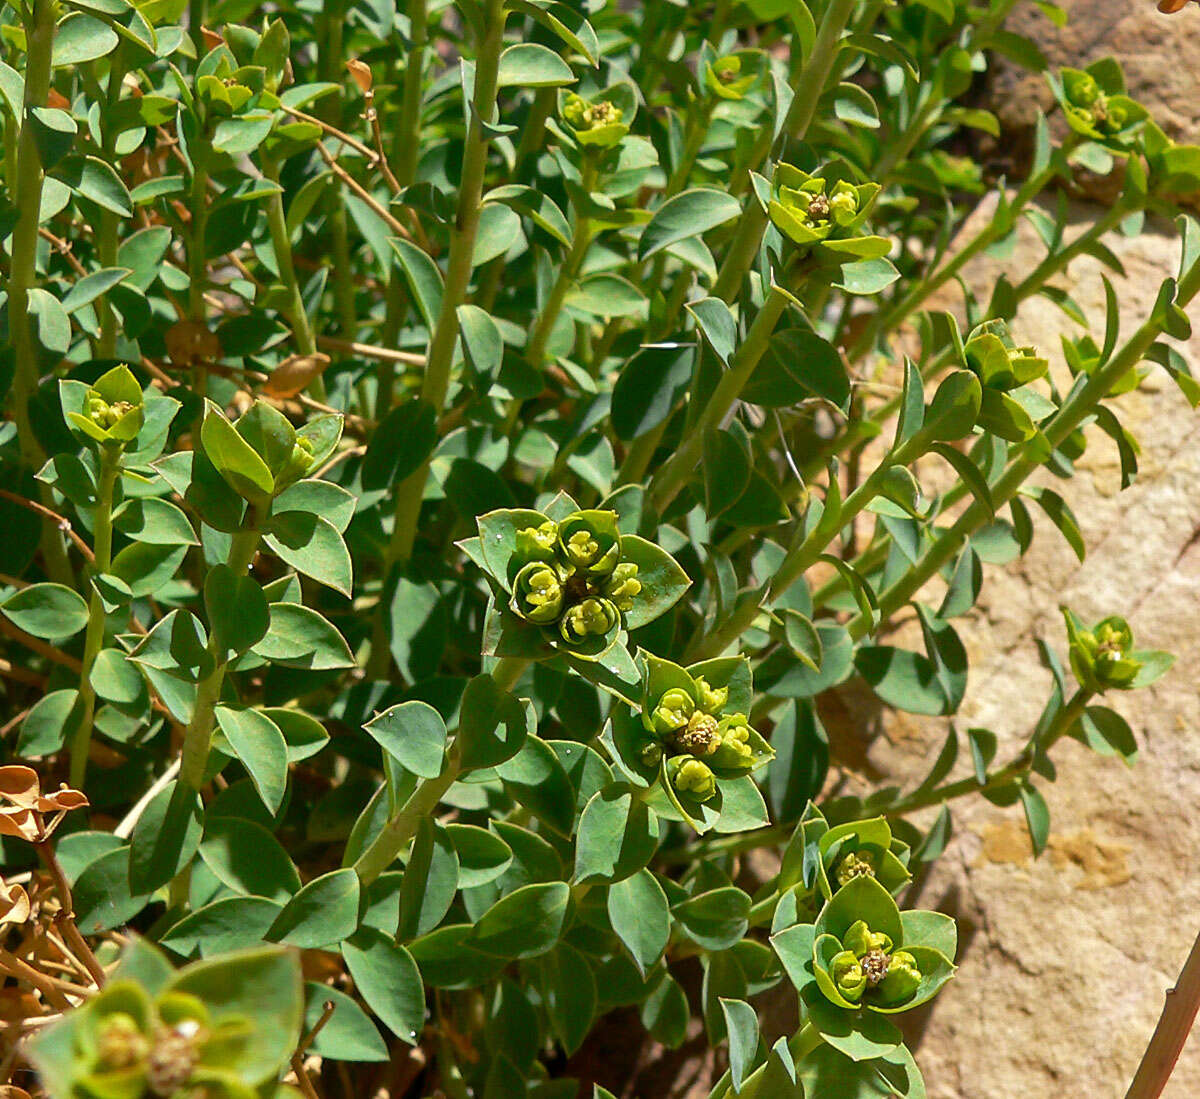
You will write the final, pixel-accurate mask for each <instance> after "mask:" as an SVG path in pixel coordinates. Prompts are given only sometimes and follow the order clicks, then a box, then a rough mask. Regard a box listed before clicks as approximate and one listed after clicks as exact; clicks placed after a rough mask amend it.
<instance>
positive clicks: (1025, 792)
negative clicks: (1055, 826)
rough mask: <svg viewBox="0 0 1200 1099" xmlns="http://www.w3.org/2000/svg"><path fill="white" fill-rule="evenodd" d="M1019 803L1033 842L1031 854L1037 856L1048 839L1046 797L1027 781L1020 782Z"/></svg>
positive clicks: (1048, 821) (1048, 818)
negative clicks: (1023, 810) (1023, 811)
mask: <svg viewBox="0 0 1200 1099" xmlns="http://www.w3.org/2000/svg"><path fill="white" fill-rule="evenodd" d="M1019 789H1020V793H1021V805H1022V806H1023V807H1024V809H1025V823H1026V824H1027V825H1028V826H1029V840H1030V842H1031V843H1032V844H1033V856H1034V858H1037V857H1038V856H1039V855H1040V854H1041V853H1042V852H1043V851H1045V850H1046V844H1047V842H1048V841H1049V839H1050V810H1049V808H1048V807H1047V805H1046V799H1045V798H1043V797H1042V795H1041V794H1040V793H1039V792H1038V791H1037V790H1036V789H1035V788H1034V787H1033V786H1032V785H1031V784H1030V783H1028V782H1023V783H1021V785H1020V787H1019Z"/></svg>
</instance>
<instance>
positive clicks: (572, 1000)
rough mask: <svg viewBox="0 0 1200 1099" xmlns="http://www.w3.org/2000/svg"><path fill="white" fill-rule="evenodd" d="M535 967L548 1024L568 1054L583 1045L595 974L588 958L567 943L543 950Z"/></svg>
mask: <svg viewBox="0 0 1200 1099" xmlns="http://www.w3.org/2000/svg"><path fill="white" fill-rule="evenodd" d="M538 968H539V970H540V972H541V987H542V989H543V990H544V996H545V1006H546V1013H547V1015H548V1016H549V1018H550V1026H551V1028H552V1029H553V1031H554V1033H555V1034H556V1035H557V1036H558V1039H559V1041H560V1042H561V1043H562V1046H563V1049H564V1050H565V1051H566V1052H567V1054H568V1055H570V1054H572V1053H574V1052H575V1051H576V1050H578V1049H579V1047H580V1046H581V1045H583V1040H584V1039H585V1038H586V1037H587V1035H588V1031H589V1030H590V1029H591V1027H592V1023H593V1021H594V1020H595V1017H596V1011H597V1003H598V1000H599V996H598V994H597V990H596V978H595V976H594V975H593V974H592V968H591V966H590V965H588V962H587V959H586V958H585V957H584V956H583V955H582V954H580V953H579V951H578V950H576V949H575V948H574V947H572V946H569V945H568V944H567V943H560V944H559V945H558V946H557V947H555V949H554V950H552V951H550V953H549V954H544V955H543V956H542V957H541V959H540V960H539V964H538Z"/></svg>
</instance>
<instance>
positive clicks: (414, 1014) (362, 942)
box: [342, 927, 425, 1046]
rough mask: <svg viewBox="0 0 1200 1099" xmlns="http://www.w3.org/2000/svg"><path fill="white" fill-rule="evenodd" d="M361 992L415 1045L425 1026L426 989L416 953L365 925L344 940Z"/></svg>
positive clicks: (393, 1029)
mask: <svg viewBox="0 0 1200 1099" xmlns="http://www.w3.org/2000/svg"><path fill="white" fill-rule="evenodd" d="M342 957H343V958H344V959H345V960H346V968H347V969H349V970H350V976H351V977H353V978H354V984H355V986H356V987H357V988H358V992H359V995H361V996H362V998H363V999H364V1000H365V1001H366V1002H367V1006H368V1007H369V1008H370V1009H371V1010H372V1011H373V1012H375V1014H376V1015H378V1016H379V1018H380V1019H381V1020H382V1022H383V1024H384V1026H386V1027H387V1028H388V1030H390V1031H391V1032H392V1033H393V1034H394V1035H395V1036H396V1037H397V1038H399V1039H400V1041H402V1042H406V1043H408V1045H410V1046H415V1045H416V1044H417V1042H418V1039H419V1037H420V1033H421V1031H422V1030H423V1029H424V1027H425V989H424V986H423V984H422V983H421V974H420V971H419V970H418V969H417V963H416V962H415V961H413V956H412V955H411V954H410V953H409V952H408V951H407V950H406V949H405V948H404V947H402V946H400V945H399V944H398V943H395V942H393V941H392V940H391V939H390V938H388V937H387V936H386V935H384V934H383V933H382V932H379V931H376V930H375V929H374V928H371V927H364V928H363V929H362V930H361V931H359V932H358V933H357V934H356V935H354V936H353V938H350V939H347V940H346V941H345V942H343V943H342Z"/></svg>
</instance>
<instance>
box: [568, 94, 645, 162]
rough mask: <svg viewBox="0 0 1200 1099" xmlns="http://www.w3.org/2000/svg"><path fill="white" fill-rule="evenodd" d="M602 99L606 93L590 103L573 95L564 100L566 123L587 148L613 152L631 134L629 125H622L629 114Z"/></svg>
mask: <svg viewBox="0 0 1200 1099" xmlns="http://www.w3.org/2000/svg"><path fill="white" fill-rule="evenodd" d="M602 96H603V93H602V94H601V97H598V98H596V99H594V100H587V99H584V98H583V96H581V95H577V94H576V93H575V92H569V93H568V94H567V96H566V98H565V99H564V100H563V105H562V118H563V121H564V122H565V123H566V124H567V126H568V127H569V128H570V132H571V135H572V137H574V138H575V140H576V141H577V142H579V144H580V145H583V146H585V147H591V148H597V149H611V148H612V147H613V146H615V145H619V144H620V143H621V141H622V139H623V138H624V137H625V135H626V134H628V133H629V125H628V123H627V122H623V121H622V120H623V119H624V118H625V110H624V109H623V108H622V107H620V106H618V105H617V104H616V103H614V102H613V101H612V100H611V99H606V98H603V97H602Z"/></svg>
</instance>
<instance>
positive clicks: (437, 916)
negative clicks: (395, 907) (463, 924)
mask: <svg viewBox="0 0 1200 1099" xmlns="http://www.w3.org/2000/svg"><path fill="white" fill-rule="evenodd" d="M484 835H487V833H486V832H485V833H484ZM510 858H511V853H510ZM458 877H459V872H458V852H457V850H456V848H455V846H454V841H453V840H452V839H451V838H450V836H449V834H448V833H447V832H446V830H445V829H444V828H443V827H442V826H441V825H439V824H436V823H435V822H434V821H433V820H431V819H430V818H429V817H423V818H422V819H421V822H420V823H419V824H418V826H417V834H416V838H415V839H414V840H413V847H412V853H411V854H410V855H409V858H408V864H407V865H406V866H405V868H404V879H403V881H402V883H401V886H400V923H399V931H398V932H397V937H398V938H399V939H402V940H405V941H407V940H409V939H414V938H416V937H417V936H418V935H424V934H426V933H428V932H430V931H432V930H433V929H434V928H435V927H437V925H438V924H439V923H441V922H442V918H443V917H444V916H445V915H446V913H447V912H449V911H450V905H451V904H453V903H454V895H455V893H457V891H458V885H459V881H458Z"/></svg>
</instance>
